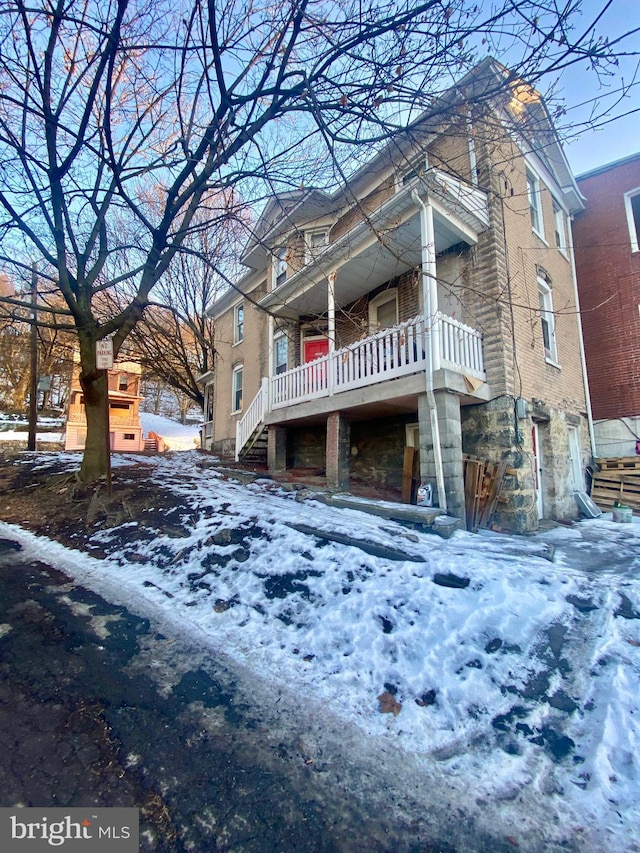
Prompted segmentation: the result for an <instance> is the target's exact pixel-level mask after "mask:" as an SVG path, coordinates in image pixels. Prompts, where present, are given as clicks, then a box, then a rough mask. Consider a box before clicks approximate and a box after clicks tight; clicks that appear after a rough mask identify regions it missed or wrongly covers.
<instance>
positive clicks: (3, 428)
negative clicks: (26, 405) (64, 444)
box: [0, 412, 64, 442]
mask: <svg viewBox="0 0 640 853" xmlns="http://www.w3.org/2000/svg"><path fill="white" fill-rule="evenodd" d="M28 429H29V422H28V420H27V419H26V418H25V417H22V416H20V415H6V414H4V413H2V412H0V442H2V441H26V440H27V432H28ZM63 429H64V418H45V417H39V418H38V430H37V432H36V441H48V442H56V441H62V430H63Z"/></svg>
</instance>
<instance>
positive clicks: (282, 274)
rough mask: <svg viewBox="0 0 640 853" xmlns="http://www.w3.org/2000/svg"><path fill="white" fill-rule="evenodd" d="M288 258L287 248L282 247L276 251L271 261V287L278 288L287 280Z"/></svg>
mask: <svg viewBox="0 0 640 853" xmlns="http://www.w3.org/2000/svg"><path fill="white" fill-rule="evenodd" d="M288 257H289V250H288V249H287V247H286V246H285V247H283V248H281V249H278V250H277V251H276V254H275V256H274V259H273V287H274V288H276V287H280V285H281V284H284V283H285V281H286V280H287V267H288V264H287V259H288Z"/></svg>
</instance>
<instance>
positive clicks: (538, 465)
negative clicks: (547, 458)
mask: <svg viewBox="0 0 640 853" xmlns="http://www.w3.org/2000/svg"><path fill="white" fill-rule="evenodd" d="M531 443H532V445H533V475H534V485H535V489H536V510H537V512H538V519H541V518H542V517H543V515H544V505H543V502H542V451H541V449H540V430H539V429H538V424H536V423H534V424H533V426H532V427H531Z"/></svg>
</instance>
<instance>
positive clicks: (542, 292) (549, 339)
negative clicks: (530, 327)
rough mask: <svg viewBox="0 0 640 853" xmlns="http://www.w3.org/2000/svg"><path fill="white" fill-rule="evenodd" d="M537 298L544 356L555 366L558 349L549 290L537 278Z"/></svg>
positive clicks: (545, 284) (540, 279)
mask: <svg viewBox="0 0 640 853" xmlns="http://www.w3.org/2000/svg"><path fill="white" fill-rule="evenodd" d="M538 296H539V299H540V323H541V324H542V342H543V344H544V356H545V358H546V360H547V361H550V362H552V363H553V364H557V363H558V349H557V347H556V327H555V321H554V315H553V299H552V297H551V288H550V287H549V285H548V284H547V282H546V281H545V280H544V279H543V278H540V277H538Z"/></svg>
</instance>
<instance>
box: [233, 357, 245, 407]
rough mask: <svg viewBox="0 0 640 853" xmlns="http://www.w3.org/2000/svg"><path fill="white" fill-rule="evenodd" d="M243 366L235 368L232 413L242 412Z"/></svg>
mask: <svg viewBox="0 0 640 853" xmlns="http://www.w3.org/2000/svg"><path fill="white" fill-rule="evenodd" d="M242 374H243V370H242V365H239V366H238V367H234V368H233V383H232V390H233V399H232V401H231V406H232V411H234V412H240V411H241V410H242Z"/></svg>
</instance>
